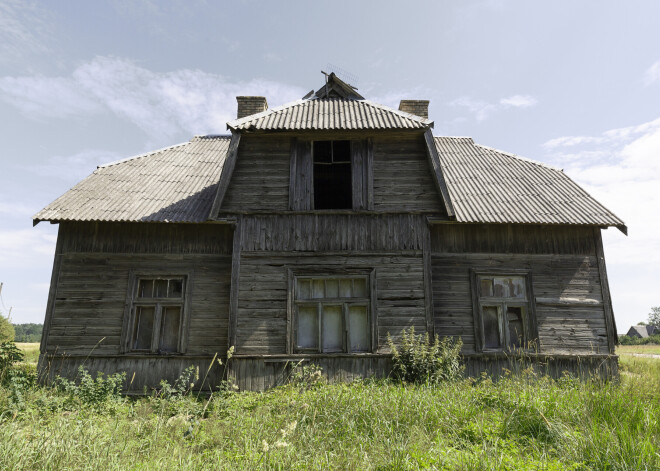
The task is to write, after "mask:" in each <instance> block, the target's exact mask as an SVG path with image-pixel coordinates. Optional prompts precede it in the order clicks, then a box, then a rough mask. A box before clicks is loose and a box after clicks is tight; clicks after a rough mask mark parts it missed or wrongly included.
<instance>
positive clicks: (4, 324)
mask: <svg viewBox="0 0 660 471" xmlns="http://www.w3.org/2000/svg"><path fill="white" fill-rule="evenodd" d="M14 334H15V332H14V326H13V325H11V322H9V319H7V318H6V317H5V316H3V315H2V313H0V342H13V341H14Z"/></svg>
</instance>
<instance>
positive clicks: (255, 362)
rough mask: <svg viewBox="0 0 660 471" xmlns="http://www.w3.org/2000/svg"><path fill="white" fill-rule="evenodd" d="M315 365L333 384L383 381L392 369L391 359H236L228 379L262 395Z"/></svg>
mask: <svg viewBox="0 0 660 471" xmlns="http://www.w3.org/2000/svg"><path fill="white" fill-rule="evenodd" d="M310 363H314V364H315V365H318V366H320V367H321V372H322V374H323V376H324V377H325V378H326V379H327V380H328V381H330V382H332V383H337V382H349V381H353V380H356V379H359V378H370V377H376V378H382V377H385V376H387V375H388V374H389V372H390V370H391V369H392V360H391V357H390V356H389V355H360V356H356V355H334V356H313V357H310V356H302V357H265V358H264V357H234V358H233V359H232V361H231V362H230V368H229V377H230V379H231V380H232V381H233V382H234V383H235V384H236V385H237V386H238V387H239V389H240V390H242V391H262V390H264V389H268V388H272V387H275V386H281V385H283V384H286V383H287V382H288V381H289V380H290V378H291V374H292V372H293V370H294V368H296V367H297V366H298V367H300V366H304V365H309V364H310Z"/></svg>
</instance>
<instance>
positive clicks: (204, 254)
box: [46, 223, 232, 356]
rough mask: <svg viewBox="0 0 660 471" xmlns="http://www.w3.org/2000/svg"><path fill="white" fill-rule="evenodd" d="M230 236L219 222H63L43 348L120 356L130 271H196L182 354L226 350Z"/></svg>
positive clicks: (72, 353) (82, 353)
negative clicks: (185, 350) (52, 299)
mask: <svg viewBox="0 0 660 471" xmlns="http://www.w3.org/2000/svg"><path fill="white" fill-rule="evenodd" d="M231 237H232V231H231V228H230V227H228V226H223V225H220V224H203V225H192V224H189V225H186V224H177V225H173V224H124V223H62V224H61V226H60V233H59V238H60V243H59V244H58V250H59V252H58V253H57V254H56V265H57V259H58V258H59V270H58V273H57V276H56V279H55V280H54V284H53V288H52V289H54V293H53V294H54V296H53V297H54V301H53V305H52V310H51V312H50V313H47V326H46V329H47V343H46V351H47V352H48V353H51V354H52V353H57V354H66V355H93V356H100V355H117V354H119V351H120V336H121V330H122V322H123V316H124V306H125V303H126V301H127V294H128V292H129V286H128V278H129V272H130V271H131V270H133V271H135V273H137V274H140V273H147V274H148V273H161V274H179V273H193V280H192V285H191V288H192V290H191V291H190V292H189V295H190V297H191V308H192V309H191V312H190V324H189V326H190V330H189V340H188V351H187V354H190V355H213V354H214V353H216V352H218V353H219V354H224V352H226V350H227V322H228V304H229V285H230V276H231V240H232V239H231Z"/></svg>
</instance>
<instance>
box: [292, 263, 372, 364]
mask: <svg viewBox="0 0 660 471" xmlns="http://www.w3.org/2000/svg"><path fill="white" fill-rule="evenodd" d="M306 278H307V279H317V280H318V279H323V280H324V281H327V280H335V279H337V280H341V279H351V280H352V279H357V278H363V279H365V286H366V289H367V291H368V292H367V293H366V296H365V297H355V298H346V297H338V298H325V297H324V298H316V299H297V286H298V280H300V279H306ZM375 284H376V269H375V268H369V269H364V268H360V269H332V268H329V269H323V270H319V269H316V268H300V267H296V268H295V269H291V268H288V296H287V297H288V303H287V304H288V306H287V326H288V328H287V337H288V338H287V342H286V343H287V345H286V346H287V354H303V355H310V354H312V355H322V356H328V355H364V354H370V353H373V352H376V351H377V350H378V335H377V332H378V325H377V313H376V286H375ZM350 305H353V306H364V307H366V313H367V336H368V339H369V346H368V348H366V349H365V350H361V351H356V352H352V351H351V348H350V344H351V337H350V327H349V325H350V319H349V307H350ZM300 306H316V312H317V316H318V317H317V323H318V326H317V328H318V337H317V342H318V343H317V347H313V348H298V320H299V314H298V312H299V307H300ZM324 306H341V310H342V329H343V330H342V350H341V351H334V352H324V351H323V334H322V322H323V313H322V309H323V307H324Z"/></svg>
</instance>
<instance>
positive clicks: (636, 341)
mask: <svg viewBox="0 0 660 471" xmlns="http://www.w3.org/2000/svg"><path fill="white" fill-rule="evenodd" d="M619 344H620V345H660V334H659V335H649V336H648V337H645V338H637V337H629V336H627V335H619Z"/></svg>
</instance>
